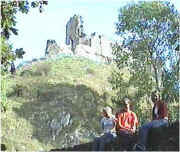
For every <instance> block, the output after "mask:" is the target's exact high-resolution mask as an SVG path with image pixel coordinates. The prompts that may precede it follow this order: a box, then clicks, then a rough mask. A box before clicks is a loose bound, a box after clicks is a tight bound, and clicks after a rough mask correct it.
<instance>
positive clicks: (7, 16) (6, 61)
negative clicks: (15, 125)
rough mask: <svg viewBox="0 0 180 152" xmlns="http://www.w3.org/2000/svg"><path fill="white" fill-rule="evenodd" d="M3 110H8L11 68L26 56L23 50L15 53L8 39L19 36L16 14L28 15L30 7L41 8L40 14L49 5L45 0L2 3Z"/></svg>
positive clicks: (20, 49)
mask: <svg viewBox="0 0 180 152" xmlns="http://www.w3.org/2000/svg"><path fill="white" fill-rule="evenodd" d="M0 3H1V40H0V42H1V55H0V60H1V74H2V77H1V105H2V106H1V110H2V111H6V109H7V96H6V89H7V85H6V84H7V72H9V71H8V68H9V66H10V65H11V63H12V62H13V61H14V60H15V59H16V58H22V57H23V55H24V54H25V51H24V50H23V48H19V49H15V50H14V51H13V46H12V44H9V42H8V39H9V37H10V36H11V34H15V35H18V30H17V28H16V23H17V21H16V14H17V12H21V13H26V14H27V13H28V12H29V11H30V7H32V8H35V7H39V11H40V13H41V12H42V11H43V5H47V4H48V2H47V1H44V0H39V1H33V2H28V0H26V1H17V0H13V1H1V2H0Z"/></svg>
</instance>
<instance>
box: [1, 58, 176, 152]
mask: <svg viewBox="0 0 180 152" xmlns="http://www.w3.org/2000/svg"><path fill="white" fill-rule="evenodd" d="M113 69H114V66H113V65H107V64H99V63H96V62H93V61H90V60H88V59H83V58H78V57H63V58H61V59H57V60H46V61H38V62H34V63H33V64H32V65H29V66H26V67H23V68H21V69H20V70H19V71H18V72H17V74H16V75H13V76H9V77H8V79H7V82H6V85H7V86H6V87H7V96H8V102H7V110H6V112H5V113H1V129H2V134H1V139H2V143H3V144H5V145H6V147H7V149H8V150H9V151H42V150H46V151H48V150H50V149H54V148H64V147H71V146H74V145H78V144H83V143H87V142H90V141H92V140H93V139H94V137H95V136H97V135H99V134H100V133H101V131H100V126H99V120H100V119H101V114H100V111H101V108H102V107H103V106H105V105H110V106H112V107H113V108H114V112H115V110H116V109H115V108H119V107H118V106H117V105H115V104H114V103H112V101H111V96H113V95H115V92H113V91H112V89H111V84H110V83H109V82H108V80H109V78H110V77H111V72H112V71H113ZM124 73H125V79H127V78H128V75H126V74H127V72H124ZM130 91H131V90H130ZM131 92H132V91H131ZM151 106H152V105H151V104H150V103H148V102H147V101H146V100H145V99H144V98H142V99H141V100H140V101H136V102H135V103H134V111H135V112H136V114H137V115H138V117H139V121H140V124H143V123H144V122H147V121H149V120H150V119H151ZM168 107H169V111H170V112H169V113H170V116H171V121H173V120H179V103H170V104H169V105H168Z"/></svg>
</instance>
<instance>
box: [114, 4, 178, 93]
mask: <svg viewBox="0 0 180 152" xmlns="http://www.w3.org/2000/svg"><path fill="white" fill-rule="evenodd" d="M179 21H180V14H179V12H178V11H177V10H176V9H175V7H174V5H172V4H170V3H169V2H161V1H152V2H139V3H137V4H132V3H131V4H128V5H127V6H125V7H123V8H121V9H120V11H119V16H118V22H117V23H116V34H118V35H119V36H121V37H122V38H123V41H122V45H119V44H116V45H115V47H114V49H113V53H114V55H115V62H116V63H117V67H118V69H119V70H120V69H123V68H124V67H126V68H127V69H128V70H129V72H130V75H131V77H130V80H129V83H130V84H131V85H133V86H134V87H135V88H137V89H138V93H137V94H139V95H143V94H145V93H146V92H147V93H150V92H149V91H150V90H152V89H157V90H158V91H160V90H161V88H164V87H167V86H166V85H164V83H163V76H164V75H163V73H167V72H166V71H168V72H173V70H172V69H173V67H174V65H176V64H177V62H178V60H179V54H178V53H177V46H178V45H179ZM151 73H152V74H151ZM171 78H172V77H171ZM154 85H155V86H154ZM163 85H164V86H163ZM174 85H175V83H173V84H172V86H174Z"/></svg>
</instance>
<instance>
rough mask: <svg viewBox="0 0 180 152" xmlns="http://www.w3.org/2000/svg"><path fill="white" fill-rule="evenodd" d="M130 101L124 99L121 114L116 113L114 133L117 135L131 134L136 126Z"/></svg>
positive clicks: (135, 118)
mask: <svg viewBox="0 0 180 152" xmlns="http://www.w3.org/2000/svg"><path fill="white" fill-rule="evenodd" d="M130 103H131V101H130V100H129V99H128V98H125V99H124V102H123V104H124V108H123V110H122V111H121V112H119V113H116V132H117V134H121V133H125V134H133V133H135V131H136V128H137V126H138V119H137V116H136V114H135V113H134V112H133V111H132V110H131V104H130Z"/></svg>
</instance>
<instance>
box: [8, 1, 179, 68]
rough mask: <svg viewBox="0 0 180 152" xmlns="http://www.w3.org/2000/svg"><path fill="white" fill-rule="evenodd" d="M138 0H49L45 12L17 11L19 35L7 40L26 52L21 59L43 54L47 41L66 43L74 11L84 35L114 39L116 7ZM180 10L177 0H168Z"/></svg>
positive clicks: (35, 9) (116, 19)
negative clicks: (93, 34)
mask: <svg viewBox="0 0 180 152" xmlns="http://www.w3.org/2000/svg"><path fill="white" fill-rule="evenodd" d="M137 1H138V0H49V1H48V5H47V6H44V12H43V13H39V10H38V8H32V9H30V12H29V13H28V14H22V13H18V14H17V16H16V17H17V25H16V27H17V29H18V36H15V35H12V36H11V38H10V42H11V43H12V44H13V48H14V50H15V49H16V48H23V49H24V50H25V52H26V54H25V55H24V58H23V59H20V60H17V61H16V62H15V64H16V65H17V64H19V63H20V62H22V61H23V60H25V61H27V60H32V59H33V58H40V57H44V52H45V48H46V42H47V40H48V39H53V40H55V41H56V42H57V44H58V45H59V46H61V45H62V44H63V43H65V36H66V33H65V31H66V23H67V21H68V20H69V19H70V17H72V16H73V15H74V14H77V15H81V16H82V18H83V21H84V24H83V25H84V31H85V33H86V34H88V35H89V34H91V33H93V32H97V33H99V34H103V35H104V36H106V37H107V38H108V39H110V40H116V39H117V38H118V36H116V35H115V23H116V22H117V21H118V10H119V8H120V7H122V6H124V5H125V4H127V3H128V2H137ZM170 1H171V2H172V3H174V4H175V7H176V8H177V9H178V10H180V0H170Z"/></svg>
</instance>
